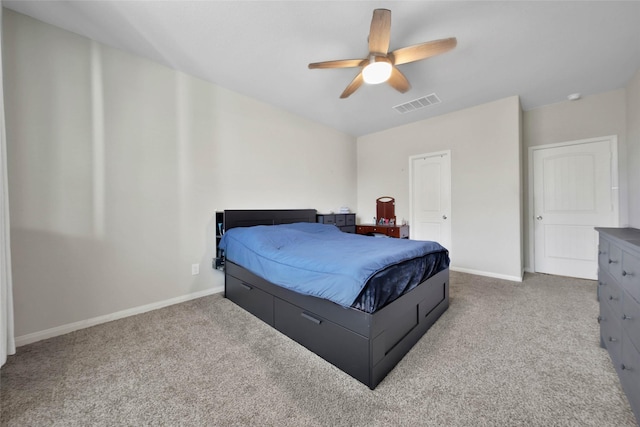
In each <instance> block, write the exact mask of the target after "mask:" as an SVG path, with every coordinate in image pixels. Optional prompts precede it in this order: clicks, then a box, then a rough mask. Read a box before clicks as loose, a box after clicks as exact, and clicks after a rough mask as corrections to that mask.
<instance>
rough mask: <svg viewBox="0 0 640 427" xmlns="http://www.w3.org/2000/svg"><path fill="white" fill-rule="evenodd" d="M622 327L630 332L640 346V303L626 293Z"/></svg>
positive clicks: (632, 338)
mask: <svg viewBox="0 0 640 427" xmlns="http://www.w3.org/2000/svg"><path fill="white" fill-rule="evenodd" d="M620 322H621V326H622V328H623V329H624V330H625V331H626V332H627V334H629V338H631V341H632V342H633V344H634V345H635V346H636V347H640V304H638V302H637V301H635V300H634V299H633V298H631V297H630V296H629V294H628V293H626V292H625V293H624V295H623V297H622V316H621V318H620Z"/></svg>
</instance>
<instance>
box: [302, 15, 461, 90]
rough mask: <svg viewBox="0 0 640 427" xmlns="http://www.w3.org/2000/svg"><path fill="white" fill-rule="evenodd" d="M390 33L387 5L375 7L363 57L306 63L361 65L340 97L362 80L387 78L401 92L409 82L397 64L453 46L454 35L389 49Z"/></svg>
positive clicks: (368, 81)
mask: <svg viewBox="0 0 640 427" xmlns="http://www.w3.org/2000/svg"><path fill="white" fill-rule="evenodd" d="M390 34H391V11H390V10H388V9H375V10H374V11H373V18H372V19H371V29H370V30H369V55H368V56H367V58H364V59H341V60H337V61H324V62H314V63H311V64H309V68H310V69H314V68H350V67H361V70H360V72H359V73H358V75H357V76H356V77H355V78H354V79H353V80H352V81H351V83H349V86H347V88H346V89H345V90H344V92H342V95H340V98H347V97H348V96H349V95H351V94H352V93H353V92H355V91H356V90H357V89H358V88H359V87H360V86H362V83H369V84H379V83H383V82H388V83H389V85H390V86H391V87H393V88H394V89H396V90H398V91H400V92H402V93H405V92H406V91H408V90H409V88H410V87H411V85H410V84H409V81H408V80H407V78H406V77H405V76H404V74H402V72H400V70H398V67H397V65H400V64H406V63H408V62H414V61H420V60H422V59H427V58H429V57H432V56H435V55H438V54H440V53H444V52H447V51H449V50H451V49H453V48H454V47H456V44H457V40H456V38H455V37H450V38H448V39H441V40H433V41H430V42H425V43H420V44H416V45H413V46H408V47H403V48H400V49H396V50H394V51H393V52H389V39H390Z"/></svg>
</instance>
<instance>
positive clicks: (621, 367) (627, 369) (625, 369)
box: [620, 363, 633, 371]
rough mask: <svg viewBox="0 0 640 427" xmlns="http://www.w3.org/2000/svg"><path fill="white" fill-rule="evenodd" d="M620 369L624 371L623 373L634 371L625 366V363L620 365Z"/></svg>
mask: <svg viewBox="0 0 640 427" xmlns="http://www.w3.org/2000/svg"><path fill="white" fill-rule="evenodd" d="M620 369H622V370H623V371H632V370H633V369H631V368H630V367H628V366H627V365H625V364H624V363H621V364H620Z"/></svg>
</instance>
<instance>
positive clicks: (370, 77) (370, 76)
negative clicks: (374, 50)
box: [362, 57, 392, 85]
mask: <svg viewBox="0 0 640 427" xmlns="http://www.w3.org/2000/svg"><path fill="white" fill-rule="evenodd" d="M384 59H386V58H384ZM384 59H383V60H382V61H379V60H376V58H374V57H372V58H371V60H370V61H369V64H368V65H367V66H366V67H364V69H363V70H362V78H363V79H364V81H365V83H369V84H371V85H377V84H380V83H384V82H386V81H387V80H389V77H391V68H392V66H391V63H390V62H388V61H385V60H384Z"/></svg>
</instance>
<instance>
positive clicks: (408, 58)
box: [389, 37, 458, 65]
mask: <svg viewBox="0 0 640 427" xmlns="http://www.w3.org/2000/svg"><path fill="white" fill-rule="evenodd" d="M457 44H458V41H457V40H456V38H455V37H450V38H448V39H442V40H433V41H430V42H425V43H420V44H416V45H413V46H408V47H403V48H400V49H397V50H394V51H393V52H391V53H390V54H389V59H390V60H391V62H392V63H393V64H394V65H400V64H406V63H407V62H414V61H420V60H422V59H426V58H429V57H432V56H435V55H438V54H441V53H444V52H447V51H450V50H451V49H453V48H454V47H456V45H457Z"/></svg>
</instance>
